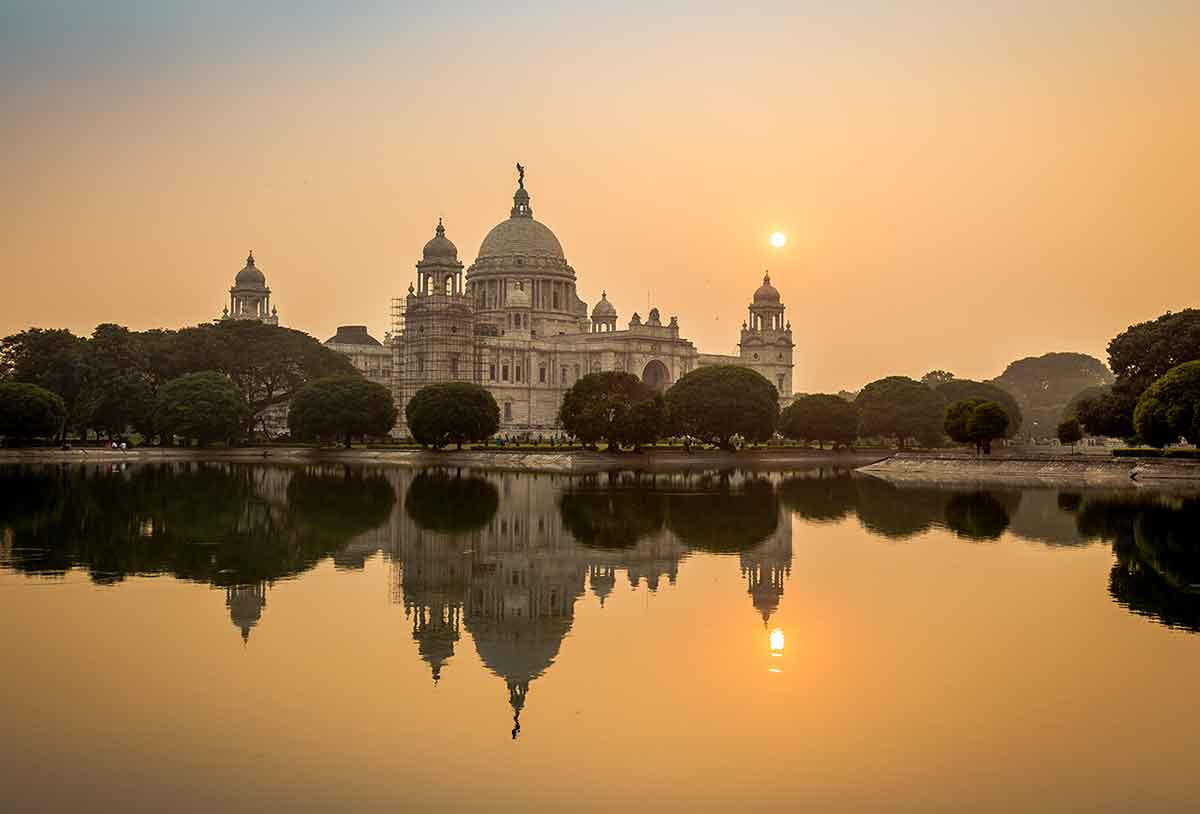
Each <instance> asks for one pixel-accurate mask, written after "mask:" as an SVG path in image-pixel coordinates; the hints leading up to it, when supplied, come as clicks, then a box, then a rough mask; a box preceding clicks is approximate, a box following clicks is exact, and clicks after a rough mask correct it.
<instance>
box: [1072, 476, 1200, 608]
mask: <svg viewBox="0 0 1200 814" xmlns="http://www.w3.org/2000/svg"><path fill="white" fill-rule="evenodd" d="M1077 522H1078V524H1079V530H1080V532H1081V533H1083V534H1086V535H1088V536H1091V537H1100V538H1102V539H1105V540H1109V541H1111V542H1112V545H1113V553H1114V554H1115V555H1116V563H1115V564H1114V565H1113V567H1112V571H1111V572H1110V573H1109V579H1108V590H1109V593H1110V594H1111V595H1112V597H1113V599H1114V600H1116V601H1117V602H1118V603H1120V604H1121V605H1124V606H1125V607H1127V608H1128V609H1129V610H1131V611H1132V612H1134V613H1137V614H1140V615H1143V616H1149V617H1151V618H1154V619H1157V620H1158V621H1160V622H1162V623H1163V624H1165V625H1167V626H1169V627H1179V628H1184V629H1186V630H1191V631H1200V499H1197V498H1194V497H1192V498H1184V499H1180V498H1168V497H1161V496H1160V497H1156V496H1146V495H1141V494H1136V493H1135V494H1130V495H1125V496H1114V497H1110V498H1107V499H1088V498H1085V499H1084V500H1083V503H1082V506H1081V508H1080V510H1079V517H1078V521H1077Z"/></svg>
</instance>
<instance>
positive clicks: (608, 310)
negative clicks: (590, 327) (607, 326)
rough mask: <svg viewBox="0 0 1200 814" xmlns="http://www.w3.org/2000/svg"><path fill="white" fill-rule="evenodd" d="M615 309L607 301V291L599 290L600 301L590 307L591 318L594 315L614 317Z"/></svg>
mask: <svg viewBox="0 0 1200 814" xmlns="http://www.w3.org/2000/svg"><path fill="white" fill-rule="evenodd" d="M616 315H617V309H616V308H614V307H613V304H612V303H611V302H609V301H608V292H607V291H601V292H600V301H599V302H598V303H596V307H595V308H593V309H592V318H593V319H594V318H595V317H615V316H616Z"/></svg>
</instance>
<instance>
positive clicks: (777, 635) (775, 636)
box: [770, 628, 784, 658]
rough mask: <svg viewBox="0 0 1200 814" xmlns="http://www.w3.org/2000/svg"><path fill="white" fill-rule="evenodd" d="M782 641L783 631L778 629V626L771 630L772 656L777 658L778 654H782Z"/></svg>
mask: <svg viewBox="0 0 1200 814" xmlns="http://www.w3.org/2000/svg"><path fill="white" fill-rule="evenodd" d="M783 643H784V642H783V631H782V630H780V629H779V628H775V629H774V630H772V631H771V639H770V645H771V655H772V656H773V657H775V658H779V657H780V656H782V655H783Z"/></svg>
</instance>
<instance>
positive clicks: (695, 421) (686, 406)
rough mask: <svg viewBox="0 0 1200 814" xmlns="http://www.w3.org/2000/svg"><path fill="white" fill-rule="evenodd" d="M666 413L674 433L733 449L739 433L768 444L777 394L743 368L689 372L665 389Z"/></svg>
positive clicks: (776, 413)
mask: <svg viewBox="0 0 1200 814" xmlns="http://www.w3.org/2000/svg"><path fill="white" fill-rule="evenodd" d="M666 401H667V412H668V415H669V416H670V422H671V429H672V431H673V432H674V434H676V435H690V436H692V437H695V438H700V439H702V440H704V441H708V442H711V443H714V444H716V445H717V446H719V447H721V448H722V449H731V448H732V439H733V436H735V435H740V436H742V437H743V438H745V439H746V440H747V441H751V442H759V441H766V440H767V439H769V438H770V437H771V436H772V435H773V434H774V433H775V424H776V422H777V421H778V420H779V391H777V390H776V389H775V385H773V384H771V383H770V382H769V381H767V380H766V379H765V378H764V377H763V376H762V374H760V373H758V372H756V371H753V370H751V369H749V368H745V367H736V366H733V365H713V366H709V367H701V368H698V369H696V370H693V371H692V372H691V373H688V374H687V375H685V376H684V377H683V378H681V379H680V380H679V381H677V382H675V384H673V385H672V386H671V389H670V390H668V391H667V396H666Z"/></svg>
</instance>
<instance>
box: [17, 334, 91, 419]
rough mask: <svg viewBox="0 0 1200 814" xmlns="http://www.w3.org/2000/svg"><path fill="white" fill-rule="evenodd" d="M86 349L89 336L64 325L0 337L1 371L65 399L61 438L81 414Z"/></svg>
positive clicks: (85, 372) (18, 380) (85, 371)
mask: <svg viewBox="0 0 1200 814" xmlns="http://www.w3.org/2000/svg"><path fill="white" fill-rule="evenodd" d="M86 349H87V340H86V339H83V338H82V337H78V336H75V334H73V333H71V332H70V331H67V330H63V329H56V330H43V329H41V328H30V329H29V330H27V331H21V332H20V333H17V334H13V335H11V336H8V337H5V338H4V339H3V340H0V373H3V374H4V375H5V376H6V377H7V378H10V379H12V380H13V381H17V382H27V383H29V384H36V385H37V386H38V387H41V388H42V389H44V390H49V391H50V392H51V393H54V394H56V395H58V396H59V398H61V399H62V400H63V405H64V407H65V409H66V412H65V413H64V416H63V424H62V427H61V428H60V431H59V440H63V439H64V438H65V437H66V433H67V428H68V427H73V426H75V424H76V422H77V419H78V417H79V408H80V396H81V394H82V393H83V389H84V385H85V383H86V376H87V360H86V358H85V354H86Z"/></svg>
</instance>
